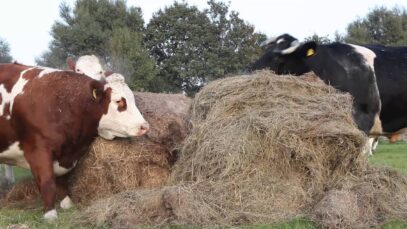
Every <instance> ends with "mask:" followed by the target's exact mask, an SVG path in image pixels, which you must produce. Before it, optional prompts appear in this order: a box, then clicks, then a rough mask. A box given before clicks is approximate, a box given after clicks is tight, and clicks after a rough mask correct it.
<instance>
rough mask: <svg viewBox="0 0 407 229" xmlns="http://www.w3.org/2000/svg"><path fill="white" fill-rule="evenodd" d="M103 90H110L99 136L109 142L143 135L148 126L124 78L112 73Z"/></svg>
mask: <svg viewBox="0 0 407 229" xmlns="http://www.w3.org/2000/svg"><path fill="white" fill-rule="evenodd" d="M106 82H107V83H106V85H105V90H107V89H108V88H111V90H112V92H111V100H110V104H109V107H108V112H107V114H104V115H103V116H102V118H101V120H100V122H99V127H98V132H99V135H100V136H101V137H103V138H105V139H108V140H111V139H113V138H114V137H134V136H141V135H143V134H145V133H146V132H147V131H148V129H149V125H148V123H147V122H146V120H144V118H143V116H142V115H141V113H140V111H139V110H138V108H137V107H136V103H135V100H134V95H133V92H132V91H131V90H130V88H129V86H128V85H127V84H126V83H125V82H124V77H123V76H122V75H120V74H117V73H114V74H112V75H110V76H108V77H106Z"/></svg>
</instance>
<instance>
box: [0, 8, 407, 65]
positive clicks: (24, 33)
mask: <svg viewBox="0 0 407 229" xmlns="http://www.w3.org/2000/svg"><path fill="white" fill-rule="evenodd" d="M61 2H62V0H2V1H1V2H0V9H1V13H0V37H2V38H3V39H6V41H7V42H8V43H9V44H10V48H11V54H12V56H13V57H14V59H16V60H18V61H19V62H22V63H24V64H34V63H35V62H34V59H35V58H36V57H39V56H40V55H41V54H42V53H43V52H44V51H45V50H47V48H48V44H49V42H50V41H51V36H50V30H51V26H52V24H53V23H54V22H55V20H59V15H58V13H59V12H58V11H59V4H60V3H61ZM66 2H68V3H69V4H71V5H72V4H73V2H75V0H66ZM173 2H174V0H127V3H128V5H132V6H139V7H141V9H142V11H143V16H144V20H145V21H146V22H148V20H149V19H150V18H151V16H152V14H153V13H154V12H156V11H157V10H158V9H160V8H164V7H165V6H168V5H171V4H172V3H173ZM186 2H188V3H189V4H191V5H196V6H198V7H199V8H200V9H204V8H206V7H207V5H206V0H187V1H186ZM225 2H229V1H227V0H226V1H225ZM396 5H397V6H401V7H404V8H407V0H335V1H331V0H230V8H231V9H232V10H235V11H237V12H239V13H240V16H241V18H243V19H244V20H245V21H247V22H248V23H250V24H252V25H254V26H255V27H256V30H257V31H260V32H263V33H265V34H267V35H268V36H275V35H280V34H282V33H290V34H291V35H293V36H295V37H297V38H299V39H302V38H304V37H307V36H310V35H312V34H313V33H317V34H318V35H333V34H334V33H335V31H338V32H340V33H344V32H345V29H346V26H347V25H348V24H349V23H350V22H352V21H354V20H355V19H357V18H358V17H359V18H360V17H364V16H365V15H366V14H367V13H368V12H369V11H370V10H371V9H373V8H374V7H376V6H386V7H388V8H392V7H394V6H396ZM406 45H407V44H406Z"/></svg>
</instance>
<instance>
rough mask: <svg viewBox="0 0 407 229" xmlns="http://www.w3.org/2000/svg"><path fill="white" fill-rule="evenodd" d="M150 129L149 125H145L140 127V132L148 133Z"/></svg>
mask: <svg viewBox="0 0 407 229" xmlns="http://www.w3.org/2000/svg"><path fill="white" fill-rule="evenodd" d="M148 129H150V126H149V125H148V123H144V124H142V125H141V126H140V130H144V131H147V130H148Z"/></svg>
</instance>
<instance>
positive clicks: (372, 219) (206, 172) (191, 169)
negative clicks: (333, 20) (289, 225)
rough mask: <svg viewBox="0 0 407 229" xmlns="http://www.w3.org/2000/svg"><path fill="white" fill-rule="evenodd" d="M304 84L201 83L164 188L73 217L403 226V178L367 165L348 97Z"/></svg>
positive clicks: (265, 77) (242, 79)
mask: <svg viewBox="0 0 407 229" xmlns="http://www.w3.org/2000/svg"><path fill="white" fill-rule="evenodd" d="M313 81H314V80H301V79H298V78H294V77H288V76H284V77H280V76H276V75H274V74H272V73H270V72H267V71H261V72H257V73H256V74H253V75H249V76H238V77H231V78H226V79H222V80H218V81H215V82H212V83H210V84H208V85H207V86H205V87H204V88H203V89H202V91H201V92H200V93H198V94H197V95H196V98H195V99H194V101H193V103H192V105H191V110H190V113H191V114H190V115H191V122H192V126H193V128H192V131H191V134H190V135H189V136H188V137H187V139H186V140H185V141H184V144H183V147H182V149H181V154H180V158H179V160H178V161H177V162H176V164H175V166H174V168H173V171H172V173H171V177H170V182H169V185H170V186H168V187H164V188H162V189H154V190H150V191H149V190H143V191H133V192H126V193H122V194H118V195H116V196H112V197H110V198H109V199H107V200H100V201H98V202H97V203H96V204H95V205H93V206H90V207H89V208H87V209H86V211H85V212H84V214H83V216H82V219H84V220H85V221H87V222H96V221H97V222H99V223H107V224H109V225H111V226H113V227H120V228H122V227H124V228H128V227H130V228H131V227H134V226H135V225H138V224H155V225H161V224H170V223H171V224H172V223H176V224H193V225H196V224H199V225H214V224H220V225H246V224H269V223H274V222H279V221H282V220H287V219H290V218H292V217H296V216H309V217H310V218H312V219H314V220H315V221H316V222H317V223H319V224H320V225H321V226H325V227H332V228H337V227H354V226H356V227H358V226H361V227H375V226H377V225H378V224H380V223H383V222H385V221H386V220H389V219H392V218H400V217H401V218H406V213H407V210H406V208H407V207H406V206H407V205H406V204H405V203H406V199H407V198H406V191H407V188H406V181H405V180H406V178H405V177H404V176H402V175H400V174H398V175H394V174H397V173H395V172H390V171H389V170H382V169H372V168H370V167H369V166H368V165H367V160H366V157H365V156H363V155H362V154H361V152H362V150H363V148H364V146H365V144H366V142H367V138H366V136H365V135H364V134H363V133H362V132H361V131H359V130H358V129H357V128H356V127H355V124H354V122H353V119H352V105H351V104H352V101H351V97H350V96H349V95H348V94H343V93H339V92H337V91H336V90H334V89H333V88H331V87H329V86H326V85H324V84H323V83H322V82H319V81H316V82H313ZM390 174H393V175H390ZM391 197H395V198H391ZM151 198H152V199H153V200H154V201H151ZM128 203H131V204H128ZM346 206H348V207H350V208H351V209H347V210H346ZM99 209H103V210H99ZM146 209H148V210H146ZM379 209H381V210H379ZM101 211H102V212H101ZM363 217H365V218H363ZM361 219H363V220H361Z"/></svg>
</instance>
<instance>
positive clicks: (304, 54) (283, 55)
mask: <svg viewBox="0 0 407 229" xmlns="http://www.w3.org/2000/svg"><path fill="white" fill-rule="evenodd" d="M261 46H262V48H263V49H264V54H263V56H261V57H260V59H259V60H257V61H256V62H255V63H254V64H253V65H252V67H251V69H252V70H258V69H264V68H268V69H271V70H273V71H274V72H276V73H277V74H293V75H301V74H304V73H306V72H309V71H310V69H309V67H308V64H307V63H306V61H307V58H309V57H311V56H313V55H314V54H315V52H316V48H317V45H316V43H315V42H307V43H304V44H300V42H299V41H298V40H297V39H296V38H294V37H293V36H291V35H289V34H283V35H280V36H278V37H274V38H271V39H268V40H266V41H264V42H263V43H262V44H261Z"/></svg>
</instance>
